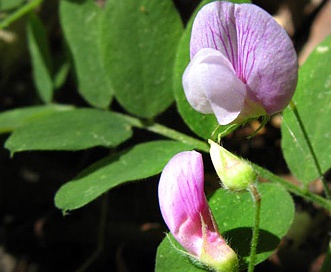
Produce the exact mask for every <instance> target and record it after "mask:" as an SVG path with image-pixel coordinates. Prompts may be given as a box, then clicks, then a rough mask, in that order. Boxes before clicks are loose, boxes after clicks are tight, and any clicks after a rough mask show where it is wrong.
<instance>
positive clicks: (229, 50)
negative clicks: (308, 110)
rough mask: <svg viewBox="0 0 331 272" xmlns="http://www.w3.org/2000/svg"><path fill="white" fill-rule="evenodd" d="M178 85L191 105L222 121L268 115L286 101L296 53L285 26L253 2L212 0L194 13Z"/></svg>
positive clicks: (292, 87) (294, 73)
mask: <svg viewBox="0 0 331 272" xmlns="http://www.w3.org/2000/svg"><path fill="white" fill-rule="evenodd" d="M190 56H191V62H190V63H189V65H188V67H187V68H186V70H185V73H184V75H183V87H184V91H185V94H186V97H187V100H188V102H189V103H190V104H191V106H192V107H193V108H194V109H195V110H197V111H199V112H201V113H205V114H210V113H213V114H215V115H216V118H217V120H218V122H219V124H221V125H226V124H230V123H240V122H243V121H244V120H246V119H248V118H252V117H258V116H262V115H272V114H275V113H277V112H280V111H282V110H283V109H284V108H285V107H286V106H287V105H288V103H289V102H290V100H291V98H292V96H293V93H294V90H295V87H296V83H297V74H298V64H297V55H296V52H295V50H294V47H293V44H292V41H291V39H290V38H289V37H288V35H287V33H286V32H285V30H284V29H283V28H282V27H281V26H280V25H278V23H277V22H276V21H275V20H274V19H273V17H272V16H271V15H269V14H268V13H267V12H266V11H264V10H262V9H261V8H259V7H258V6H255V5H253V4H233V3H230V2H223V1H216V2H212V3H210V4H207V5H205V6H204V7H203V8H202V9H201V10H200V11H199V12H198V14H197V16H196V18H195V21H194V23H193V27H192V33H191V42H190Z"/></svg>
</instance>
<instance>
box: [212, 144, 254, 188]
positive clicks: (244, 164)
mask: <svg viewBox="0 0 331 272" xmlns="http://www.w3.org/2000/svg"><path fill="white" fill-rule="evenodd" d="M208 143H209V144H210V157H211V160H212V162H213V165H214V168H215V170H216V173H217V175H218V176H219V178H220V179H221V181H222V183H223V185H224V187H225V188H227V189H229V190H231V191H241V190H245V189H247V188H248V186H249V185H250V184H251V183H253V182H255V181H256V178H257V174H256V172H255V171H254V169H253V167H252V166H251V164H250V163H249V162H248V161H246V160H244V159H242V158H239V157H237V156H236V155H234V154H232V153H231V152H229V151H227V150H226V149H225V148H223V147H222V146H220V145H219V144H217V143H215V142H214V141H212V140H208Z"/></svg>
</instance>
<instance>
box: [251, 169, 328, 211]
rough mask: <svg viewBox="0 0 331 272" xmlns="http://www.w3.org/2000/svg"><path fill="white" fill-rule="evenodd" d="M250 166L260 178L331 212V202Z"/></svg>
mask: <svg viewBox="0 0 331 272" xmlns="http://www.w3.org/2000/svg"><path fill="white" fill-rule="evenodd" d="M252 165H253V167H254V169H255V171H256V172H257V173H258V175H259V176H261V177H263V178H265V179H267V180H269V181H271V182H277V183H279V184H281V185H282V186H283V187H285V188H286V189H287V190H288V191H289V192H291V193H293V194H295V195H297V196H300V197H302V198H304V199H306V200H308V201H310V202H313V203H316V204H317V205H319V206H321V207H323V208H324V209H326V210H328V211H331V201H330V200H328V199H325V198H323V197H321V196H319V195H316V194H314V193H312V192H310V191H309V190H308V189H306V188H302V187H299V186H296V185H294V184H292V183H290V182H289V181H287V180H285V179H282V178H280V177H278V176H276V175H275V174H273V173H271V172H270V171H268V170H267V169H265V168H263V167H261V166H258V165H256V164H252Z"/></svg>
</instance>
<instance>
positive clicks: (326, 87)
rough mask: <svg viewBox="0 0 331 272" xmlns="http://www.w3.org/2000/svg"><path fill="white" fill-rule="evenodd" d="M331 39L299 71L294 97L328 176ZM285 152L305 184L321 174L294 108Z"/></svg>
mask: <svg viewBox="0 0 331 272" xmlns="http://www.w3.org/2000/svg"><path fill="white" fill-rule="evenodd" d="M330 63H331V36H329V37H328V38H327V39H326V40H325V41H324V42H322V43H321V44H320V45H318V46H317V48H316V49H315V50H314V52H313V53H312V54H311V55H310V57H309V58H308V59H307V61H306V62H305V63H304V64H303V65H302V67H300V69H299V82H298V87H297V90H296V92H295V95H294V97H293V101H294V103H295V105H296V106H297V110H298V113H299V115H300V119H301V122H302V125H303V126H304V129H305V131H306V135H307V137H308V139H309V141H310V143H311V145H312V148H313V150H314V152H315V154H316V159H317V161H318V163H319V164H320V167H321V170H322V172H323V173H324V172H325V171H327V169H329V168H330V167H331V145H330V139H331V129H330V124H331V108H330V104H331V68H330ZM282 150H283V153H284V156H285V159H286V162H287V164H288V166H289V168H290V170H291V172H292V173H293V174H294V175H295V176H296V177H297V178H298V179H299V180H300V181H301V182H303V183H309V182H310V181H313V180H315V179H317V178H318V177H319V176H320V175H319V173H318V171H317V168H316V166H315V162H314V158H313V156H312V155H311V153H310V151H309V148H308V144H307V141H306V136H305V135H304V133H303V131H302V130H301V128H300V126H299V123H298V121H297V119H296V117H295V115H294V113H293V111H292V110H291V109H287V110H285V111H284V114H283V123H282Z"/></svg>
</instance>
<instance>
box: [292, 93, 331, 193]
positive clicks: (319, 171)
mask: <svg viewBox="0 0 331 272" xmlns="http://www.w3.org/2000/svg"><path fill="white" fill-rule="evenodd" d="M290 108H291V110H292V111H293V113H294V116H295V118H296V119H297V122H298V125H299V127H300V129H301V132H302V134H303V137H304V139H305V141H306V143H307V146H308V149H309V152H310V154H311V157H312V159H313V161H314V165H315V168H316V171H317V173H318V175H319V177H320V179H321V181H322V183H323V187H324V192H325V195H326V197H327V198H328V199H330V198H331V193H330V190H329V187H328V184H327V182H326V179H325V177H324V175H323V172H322V168H321V166H320V164H319V161H318V159H317V156H316V153H315V151H314V148H313V146H312V144H311V141H310V139H309V136H308V133H307V131H306V129H305V126H304V124H303V122H302V120H301V117H300V115H299V111H298V109H297V107H296V105H295V103H294V102H293V100H291V102H290Z"/></svg>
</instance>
